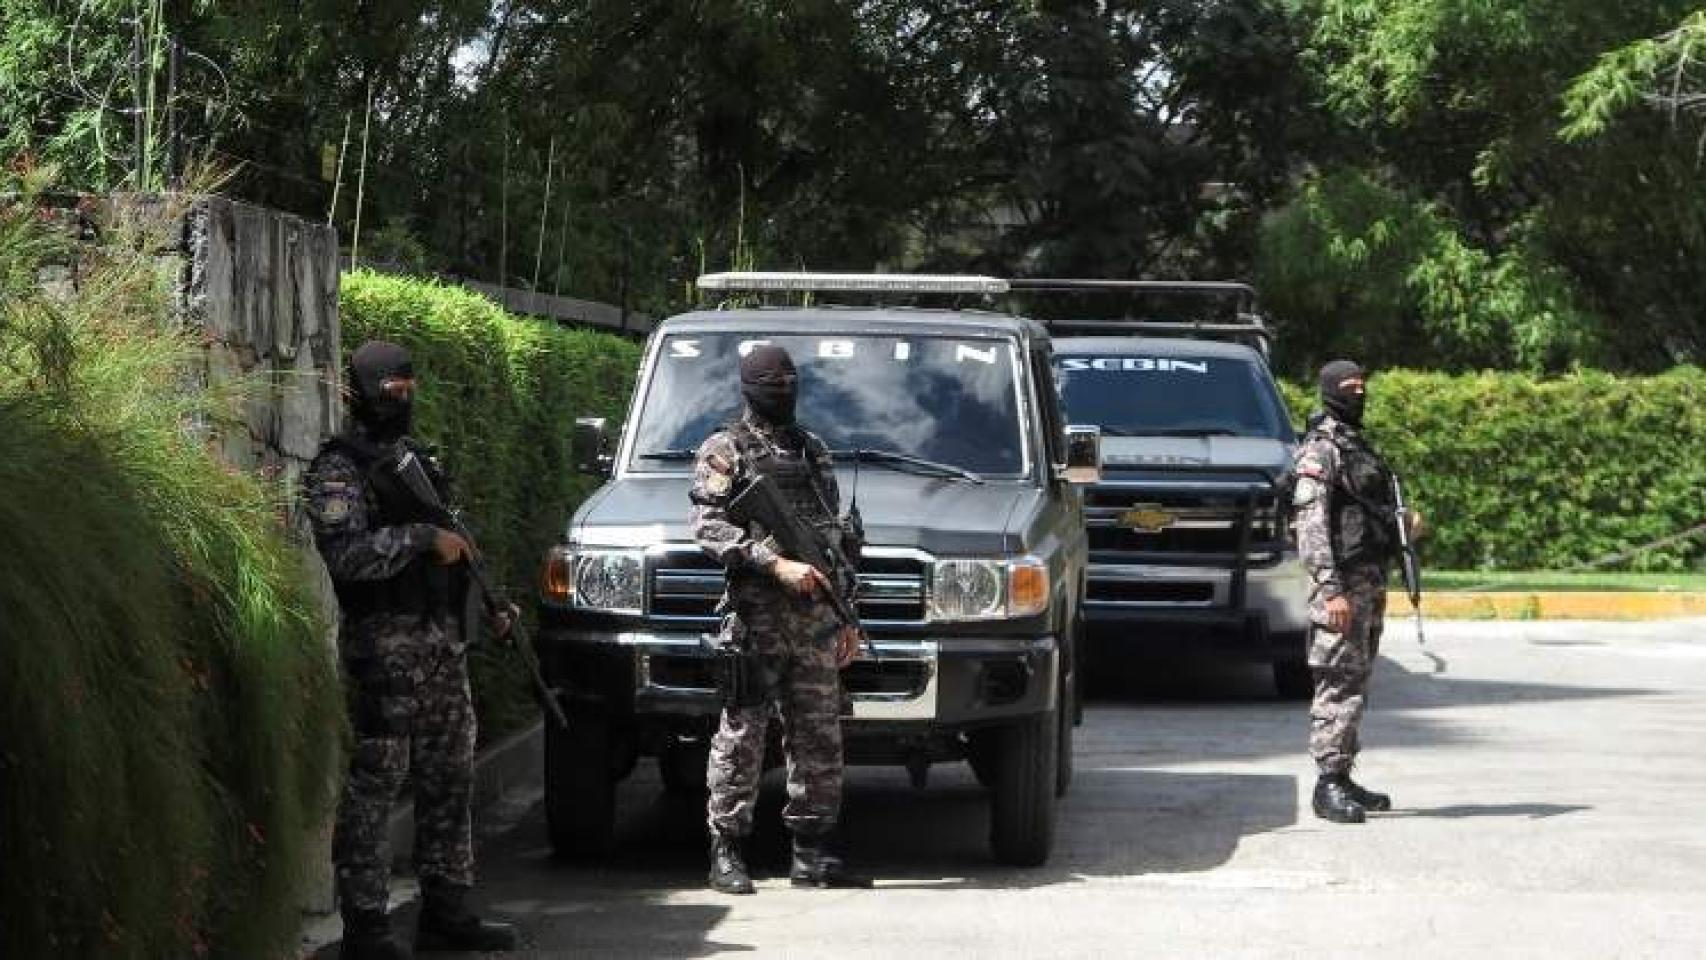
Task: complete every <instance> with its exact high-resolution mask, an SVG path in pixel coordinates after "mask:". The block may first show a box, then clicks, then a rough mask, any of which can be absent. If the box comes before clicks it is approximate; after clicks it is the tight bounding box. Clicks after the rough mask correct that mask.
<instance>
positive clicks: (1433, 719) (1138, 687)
mask: <svg viewBox="0 0 1706 960" xmlns="http://www.w3.org/2000/svg"><path fill="white" fill-rule="evenodd" d="M1123 667H1124V670H1125V672H1123V673H1122V674H1120V675H1119V676H1115V677H1106V676H1104V677H1103V678H1102V679H1101V682H1100V684H1099V686H1100V688H1101V691H1102V692H1101V694H1100V695H1099V696H1098V697H1097V698H1095V699H1094V700H1092V703H1093V704H1094V705H1095V708H1096V711H1097V713H1098V715H1100V716H1111V717H1114V718H1116V719H1115V720H1114V725H1115V726H1117V727H1122V728H1131V729H1141V730H1145V731H1147V734H1146V737H1145V738H1144V740H1143V742H1141V743H1137V744H1134V745H1133V750H1134V751H1135V755H1136V756H1137V757H1140V758H1141V759H1142V762H1146V763H1149V764H1151V765H1159V764H1167V763H1178V762H1194V763H1202V762H1214V761H1217V760H1226V761H1243V760H1251V759H1258V758H1263V757H1273V756H1284V755H1286V754H1294V755H1296V756H1297V757H1298V759H1299V763H1300V766H1305V765H1306V762H1305V753H1306V750H1307V740H1308V729H1309V704H1308V703H1307V702H1304V701H1286V700H1281V699H1279V698H1277V697H1276V696H1275V695H1274V693H1273V687H1272V681H1271V677H1270V675H1269V671H1268V668H1267V667H1266V666H1264V665H1255V664H1246V663H1212V662H1202V661H1185V662H1172V661H1154V662H1147V663H1145V662H1139V661H1131V662H1128V663H1126V664H1124V665H1123ZM1662 693H1663V691H1661V690H1655V689H1641V688H1634V687H1602V686H1575V685H1569V684H1557V683H1526V682H1519V681H1510V680H1487V679H1471V678H1466V677H1457V676H1452V675H1450V674H1437V673H1432V672H1429V671H1427V670H1425V669H1423V670H1411V669H1409V668H1408V667H1406V666H1405V665H1403V664H1401V663H1398V662H1397V661H1394V660H1391V659H1388V658H1385V657H1383V658H1381V660H1380V661H1379V662H1378V664H1377V665H1376V668H1375V675H1374V681H1373V683H1372V685H1371V688H1370V693H1369V712H1368V716H1367V719H1366V720H1365V721H1364V727H1363V741H1364V745H1365V746H1366V747H1367V748H1368V749H1370V750H1379V749H1381V748H1383V747H1384V748H1391V747H1420V746H1443V745H1450V744H1461V743H1470V742H1474V741H1477V740H1479V739H1480V736H1479V734H1478V733H1477V732H1476V730H1475V729H1474V727H1473V726H1472V725H1468V724H1464V723H1462V722H1461V721H1456V722H1454V721H1453V719H1452V718H1447V717H1445V716H1430V714H1435V713H1439V714H1443V713H1444V712H1446V711H1453V710H1459V709H1469V708H1476V707H1484V706H1499V707H1506V706H1517V705H1521V704H1524V703H1541V702H1559V701H1563V702H1574V701H1601V700H1615V699H1622V698H1631V697H1644V696H1654V695H1661V694H1662ZM1227 707H1236V708H1237V709H1226V708H1227ZM1079 734H1080V738H1081V739H1080V742H1081V743H1084V742H1085V741H1086V740H1087V741H1088V745H1089V747H1090V749H1092V750H1094V748H1095V744H1096V739H1095V731H1094V730H1092V729H1091V728H1089V727H1085V728H1081V729H1080V730H1079Z"/></svg>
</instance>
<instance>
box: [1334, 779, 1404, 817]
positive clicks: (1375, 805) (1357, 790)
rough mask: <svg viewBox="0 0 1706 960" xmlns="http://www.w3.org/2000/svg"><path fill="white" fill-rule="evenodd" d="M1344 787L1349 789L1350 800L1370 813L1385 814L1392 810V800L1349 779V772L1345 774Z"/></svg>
mask: <svg viewBox="0 0 1706 960" xmlns="http://www.w3.org/2000/svg"><path fill="white" fill-rule="evenodd" d="M1345 786H1347V787H1349V788H1350V791H1351V799H1352V800H1355V801H1356V802H1357V803H1358V804H1361V805H1362V808H1363V809H1364V810H1367V811H1369V812H1370V813H1385V812H1386V811H1388V810H1390V809H1392V798H1391V797H1390V796H1387V795H1386V794H1384V793H1375V792H1374V791H1373V790H1370V789H1368V788H1367V787H1365V786H1363V785H1362V784H1360V783H1357V782H1356V781H1355V780H1352V779H1351V775H1350V772H1349V771H1346V772H1345Z"/></svg>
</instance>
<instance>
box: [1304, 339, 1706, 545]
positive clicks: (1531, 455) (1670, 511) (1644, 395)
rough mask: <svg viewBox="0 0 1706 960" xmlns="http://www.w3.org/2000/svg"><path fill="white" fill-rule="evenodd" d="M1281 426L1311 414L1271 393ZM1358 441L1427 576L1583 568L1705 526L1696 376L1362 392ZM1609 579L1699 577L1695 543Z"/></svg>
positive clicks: (1382, 381) (1593, 377) (1704, 392)
mask: <svg viewBox="0 0 1706 960" xmlns="http://www.w3.org/2000/svg"><path fill="white" fill-rule="evenodd" d="M1282 389H1283V390H1284V391H1285V393H1286V402H1287V404H1288V405H1289V406H1290V407H1291V412H1292V416H1293V420H1294V422H1296V423H1298V424H1299V425H1301V424H1302V421H1303V418H1304V417H1305V416H1306V415H1307V412H1308V411H1310V410H1313V409H1314V408H1315V407H1316V406H1318V404H1317V403H1316V402H1315V391H1314V389H1313V387H1309V388H1305V387H1302V386H1299V385H1297V384H1283V385H1282ZM1368 427H1369V432H1370V435H1371V436H1372V437H1373V438H1374V441H1375V443H1376V445H1377V446H1378V447H1379V449H1380V450H1381V451H1382V452H1383V453H1384V454H1385V455H1386V456H1387V457H1388V458H1390V460H1391V462H1392V465H1393V467H1394V468H1395V469H1397V470H1398V471H1399V473H1400V475H1401V476H1403V478H1404V481H1405V487H1406V490H1407V492H1408V493H1409V494H1410V496H1411V498H1412V499H1413V500H1414V502H1415V504H1416V506H1417V507H1418V509H1420V510H1422V511H1423V512H1424V513H1425V514H1426V515H1427V517H1428V520H1429V525H1430V526H1431V527H1432V534H1431V535H1430V536H1429V538H1428V539H1427V540H1426V542H1425V544H1424V551H1423V554H1424V560H1425V561H1426V562H1427V563H1429V564H1431V565H1434V566H1437V567H1441V568H1458V569H1470V568H1475V569H1509V570H1523V569H1529V570H1546V569H1563V568H1567V567H1571V566H1575V565H1577V564H1581V563H1586V562H1589V561H1592V560H1595V559H1598V558H1600V557H1604V556H1607V555H1610V554H1613V553H1617V552H1619V551H1621V550H1625V549H1627V548H1631V547H1635V546H1639V545H1641V544H1645V543H1649V542H1651V541H1654V540H1658V539H1660V538H1662V537H1665V536H1666V535H1668V534H1672V533H1677V532H1680V531H1682V530H1685V529H1687V528H1689V527H1691V526H1693V525H1695V524H1698V523H1700V522H1701V521H1702V520H1706V370H1702V369H1701V368H1699V367H1680V368H1677V369H1675V370H1673V371H1671V372H1669V373H1666V374H1663V375H1660V376H1654V377H1615V376H1612V375H1610V374H1606V373H1598V372H1588V371H1584V372H1578V373H1575V374H1572V375H1570V376H1565V377H1560V378H1537V377H1532V376H1528V375H1524V374H1516V373H1478V374H1468V375H1462V376H1451V375H1446V374H1438V373H1419V372H1413V371H1403V370H1397V371H1391V372H1380V373H1376V374H1375V376H1374V377H1373V379H1372V380H1371V381H1370V399H1369V411H1368ZM1618 566H1620V567H1622V568H1625V569H1633V570H1655V571H1671V570H1683V569H1689V568H1696V569H1698V568H1701V567H1702V566H1706V543H1703V542H1702V541H1701V539H1700V538H1695V539H1694V540H1691V541H1684V542H1681V543H1678V544H1673V545H1670V546H1666V547H1663V548H1659V549H1655V550H1651V551H1647V552H1643V553H1640V554H1637V555H1636V556H1634V557H1631V558H1630V559H1629V560H1628V561H1627V562H1626V563H1622V564H1619V565H1618Z"/></svg>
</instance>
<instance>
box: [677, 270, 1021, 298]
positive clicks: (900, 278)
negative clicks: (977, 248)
mask: <svg viewBox="0 0 1706 960" xmlns="http://www.w3.org/2000/svg"><path fill="white" fill-rule="evenodd" d="M698 285H699V289H701V290H715V291H719V292H733V291H737V290H738V291H767V290H775V291H797V292H809V291H824V292H836V293H1006V292H1007V281H1005V280H1002V279H1000V278H999V277H976V276H948V275H941V274H906V273H765V272H734V273H708V274H705V275H704V276H702V277H700V278H699V280H698Z"/></svg>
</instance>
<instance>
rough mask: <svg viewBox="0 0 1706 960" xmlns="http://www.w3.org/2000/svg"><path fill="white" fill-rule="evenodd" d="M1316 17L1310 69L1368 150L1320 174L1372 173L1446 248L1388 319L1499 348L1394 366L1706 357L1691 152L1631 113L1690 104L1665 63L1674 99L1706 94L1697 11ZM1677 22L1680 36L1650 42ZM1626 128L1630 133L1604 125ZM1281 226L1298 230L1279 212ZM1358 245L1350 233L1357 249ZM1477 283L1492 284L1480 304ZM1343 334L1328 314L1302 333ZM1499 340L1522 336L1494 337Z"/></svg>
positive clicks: (1373, 1)
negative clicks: (1691, 90) (1432, 226)
mask: <svg viewBox="0 0 1706 960" xmlns="http://www.w3.org/2000/svg"><path fill="white" fill-rule="evenodd" d="M1305 7H1306V9H1308V10H1309V11H1311V16H1312V18H1313V21H1314V32H1313V38H1312V42H1311V44H1310V49H1309V51H1308V57H1307V59H1308V61H1309V62H1310V63H1312V64H1313V65H1314V66H1315V68H1316V69H1317V70H1318V72H1319V75H1320V77H1321V83H1322V86H1323V88H1324V89H1325V90H1326V91H1327V95H1328V96H1327V99H1328V102H1329V103H1330V104H1332V105H1333V107H1334V109H1335V111H1336V113H1337V115H1338V118H1339V119H1340V120H1341V121H1342V122H1343V123H1345V124H1347V125H1348V126H1349V127H1350V128H1351V130H1352V131H1354V139H1355V140H1357V141H1360V143H1361V149H1360V151H1358V153H1357V154H1354V155H1345V154H1341V155H1339V156H1336V157H1331V158H1328V159H1329V162H1328V163H1326V164H1323V167H1324V169H1326V170H1328V171H1333V172H1339V171H1346V172H1351V175H1352V176H1356V175H1357V174H1355V173H1354V171H1358V170H1361V171H1378V179H1379V181H1380V182H1381V183H1383V184H1388V185H1390V186H1391V188H1392V189H1393V190H1395V191H1397V194H1398V196H1399V197H1401V198H1402V203H1404V204H1408V205H1414V206H1415V208H1416V209H1417V210H1426V211H1432V212H1433V214H1434V216H1436V217H1437V218H1438V219H1439V221H1440V229H1438V230H1434V231H1431V235H1432V236H1433V237H1435V238H1436V239H1437V240H1438V241H1439V242H1438V243H1436V244H1431V246H1434V247H1436V249H1435V251H1434V253H1433V254H1432V255H1430V256H1428V257H1426V258H1421V259H1418V260H1416V261H1415V262H1414V264H1413V266H1414V267H1416V268H1418V269H1408V270H1406V271H1405V272H1404V273H1403V274H1402V276H1401V277H1400V278H1398V279H1402V280H1403V281H1404V283H1405V287H1404V288H1403V289H1402V290H1401V291H1400V293H1401V294H1402V296H1401V297H1400V298H1399V299H1398V301H1397V302H1396V303H1395V306H1396V307H1397V308H1398V309H1399V312H1401V313H1404V314H1409V315H1412V316H1421V317H1423V318H1426V317H1427V316H1428V314H1429V313H1430V312H1431V313H1433V314H1434V315H1435V317H1434V321H1435V322H1434V323H1433V324H1432V325H1433V326H1434V327H1435V328H1436V329H1438V328H1439V327H1440V326H1441V323H1440V321H1444V326H1445V327H1455V328H1458V330H1457V331H1456V332H1458V333H1472V334H1476V335H1477V336H1478V335H1479V334H1480V333H1481V332H1482V331H1485V330H1489V329H1491V330H1492V332H1493V333H1494V334H1495V335H1494V336H1493V337H1492V339H1491V340H1490V341H1488V342H1490V343H1491V345H1492V346H1493V348H1494V349H1493V350H1492V351H1491V352H1487V353H1480V352H1475V353H1473V355H1472V356H1471V357H1470V358H1468V359H1467V360H1465V359H1463V358H1461V357H1460V356H1459V357H1451V356H1447V357H1443V358H1441V357H1437V356H1435V355H1431V354H1428V353H1423V354H1420V355H1416V356H1411V355H1409V354H1407V353H1397V354H1387V355H1386V357H1385V359H1388V360H1390V361H1392V362H1397V363H1405V364H1414V365H1436V364H1437V365H1443V366H1447V367H1449V368H1454V369H1468V368H1473V367H1476V366H1495V365H1505V364H1509V363H1513V362H1514V363H1520V364H1521V365H1523V366H1527V367H1530V368H1545V369H1558V368H1561V367H1563V366H1567V365H1568V364H1570V363H1585V364H1590V365H1603V366H1608V367H1612V368H1619V369H1639V370H1647V371H1657V370H1662V369H1666V368H1668V367H1670V366H1672V365H1674V364H1676V363H1679V362H1681V363H1687V362H1698V361H1699V359H1700V358H1701V356H1702V355H1703V352H1706V323H1703V321H1702V319H1701V316H1700V313H1699V311H1698V310H1696V309H1695V307H1694V304H1696V303H1698V302H1699V301H1700V300H1701V298H1702V297H1706V279H1703V276H1702V274H1701V271H1699V270H1698V269H1697V268H1696V267H1695V266H1694V265H1695V264H1698V263H1699V262H1700V260H1701V258H1702V257H1706V196H1703V195H1702V194H1701V192H1700V191H1699V189H1698V167H1697V153H1698V149H1697V144H1696V142H1695V139H1694V138H1693V137H1692V136H1678V135H1676V134H1677V131H1676V130H1675V129H1674V128H1672V127H1671V125H1669V124H1668V123H1667V122H1666V120H1665V119H1664V118H1663V116H1662V115H1661V114H1660V113H1659V112H1658V111H1646V112H1641V113H1630V112H1629V111H1628V110H1627V107H1628V106H1629V105H1630V104H1631V103H1633V102H1635V101H1636V100H1638V99H1640V98H1642V97H1644V96H1657V97H1660V99H1661V102H1662V98H1663V97H1664V96H1665V95H1667V94H1668V95H1670V99H1671V102H1672V105H1680V104H1681V103H1683V102H1689V103H1696V104H1697V103H1698V100H1697V98H1694V99H1687V98H1679V97H1677V96H1675V93H1676V91H1675V88H1674V87H1673V88H1672V89H1671V90H1669V91H1667V90H1665V89H1663V87H1664V84H1655V83H1654V81H1655V80H1656V79H1657V78H1656V77H1655V76H1654V71H1655V70H1657V69H1659V68H1660V67H1659V65H1660V64H1669V65H1670V67H1672V68H1675V70H1681V71H1682V72H1680V73H1678V72H1675V70H1673V72H1672V73H1671V74H1670V75H1669V76H1668V77H1667V78H1666V79H1667V80H1670V81H1675V80H1681V81H1683V82H1684V88H1683V90H1682V93H1684V94H1686V93H1687V92H1688V86H1689V81H1690V78H1691V77H1692V78H1694V82H1693V86H1694V87H1695V88H1697V87H1698V82H1697V74H1695V73H1691V72H1690V71H1689V70H1683V69H1682V68H1685V67H1689V66H1690V65H1691V62H1692V61H1691V60H1690V57H1691V53H1690V51H1691V50H1693V49H1694V48H1695V46H1697V45H1698V43H1699V40H1698V38H1697V37H1695V35H1694V32H1693V30H1692V29H1691V27H1693V26H1694V25H1696V24H1697V23H1698V22H1699V13H1698V7H1699V4H1698V2H1697V0H1661V2H1651V3H1612V4H1608V3H1601V2H1598V0H1517V2H1501V3H1488V2H1485V0H1309V2H1307V3H1306V4H1305ZM1685 18H1686V19H1685ZM1679 22H1681V23H1682V24H1683V27H1682V28H1680V29H1673V30H1672V32H1670V33H1667V34H1664V35H1663V36H1661V37H1660V38H1659V39H1658V40H1656V41H1646V40H1644V38H1649V37H1653V36H1654V35H1655V34H1658V33H1659V32H1660V31H1662V30H1666V29H1668V28H1676V27H1677V24H1678V23H1679ZM1608 52H1610V53H1609V54H1608ZM1602 58H1604V59H1602ZM1596 62H1597V63H1599V67H1597V68H1596V67H1595V64H1596ZM1584 74H1585V76H1584ZM1655 85H1656V86H1659V87H1660V89H1653V87H1654V86H1655ZM1614 113H1617V114H1621V115H1623V119H1622V120H1621V121H1620V122H1618V123H1616V124H1613V125H1610V126H1607V124H1606V119H1607V118H1608V117H1609V116H1611V115H1612V114H1614ZM1560 114H1563V115H1564V116H1565V117H1566V118H1568V119H1570V120H1571V121H1572V122H1571V124H1570V126H1568V127H1567V128H1566V133H1567V134H1568V135H1569V136H1570V137H1572V138H1573V139H1574V142H1570V141H1569V140H1567V139H1566V138H1565V137H1561V136H1560V133H1559V121H1560ZM1594 131H1598V135H1597V136H1593V137H1591V138H1589V137H1586V136H1585V134H1587V133H1590V132H1594ZM1362 176H1370V175H1369V174H1362ZM1333 179H1342V177H1339V178H1335V177H1329V178H1328V180H1329V181H1331V180H1333ZM1299 202H1300V203H1302V204H1304V205H1306V206H1307V205H1308V204H1309V202H1310V201H1309V199H1308V198H1303V199H1302V200H1300V201H1299ZM1276 223H1277V226H1278V228H1279V229H1282V230H1283V229H1286V228H1287V226H1288V224H1287V221H1286V219H1285V218H1284V217H1281V218H1276ZM1356 236H1357V235H1356V234H1355V232H1354V227H1353V232H1352V233H1350V234H1349V235H1348V238H1349V239H1354V238H1355V237H1356ZM1335 239H1337V238H1335ZM1328 272H1329V271H1327V270H1319V271H1316V273H1317V274H1318V275H1320V276H1322V277H1324V280H1323V283H1324V285H1326V286H1331V287H1334V288H1335V289H1343V288H1345V287H1347V286H1353V285H1356V284H1359V283H1360V282H1362V281H1364V280H1366V279H1367V277H1366V271H1363V270H1360V269H1358V270H1354V271H1352V272H1351V273H1350V274H1348V275H1346V274H1341V275H1339V276H1338V277H1337V280H1339V281H1343V282H1342V283H1339V282H1334V278H1331V277H1325V274H1327V273H1328ZM1391 279H1392V278H1387V281H1388V282H1390V280H1391ZM1377 285H1378V282H1377ZM1483 286H1487V287H1491V288H1492V289H1490V290H1486V291H1483V290H1479V289H1477V288H1480V287H1483ZM1353 319H1354V318H1353ZM1334 321H1336V318H1333V317H1332V316H1331V314H1327V313H1318V314H1317V316H1314V317H1311V318H1310V322H1312V323H1326V322H1334ZM1500 325H1504V326H1508V327H1510V329H1511V334H1510V335H1509V336H1503V337H1501V336H1497V335H1496V334H1497V330H1496V329H1493V328H1496V327H1497V326H1500ZM1472 344H1473V338H1471V340H1470V341H1469V344H1468V345H1472Z"/></svg>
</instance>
